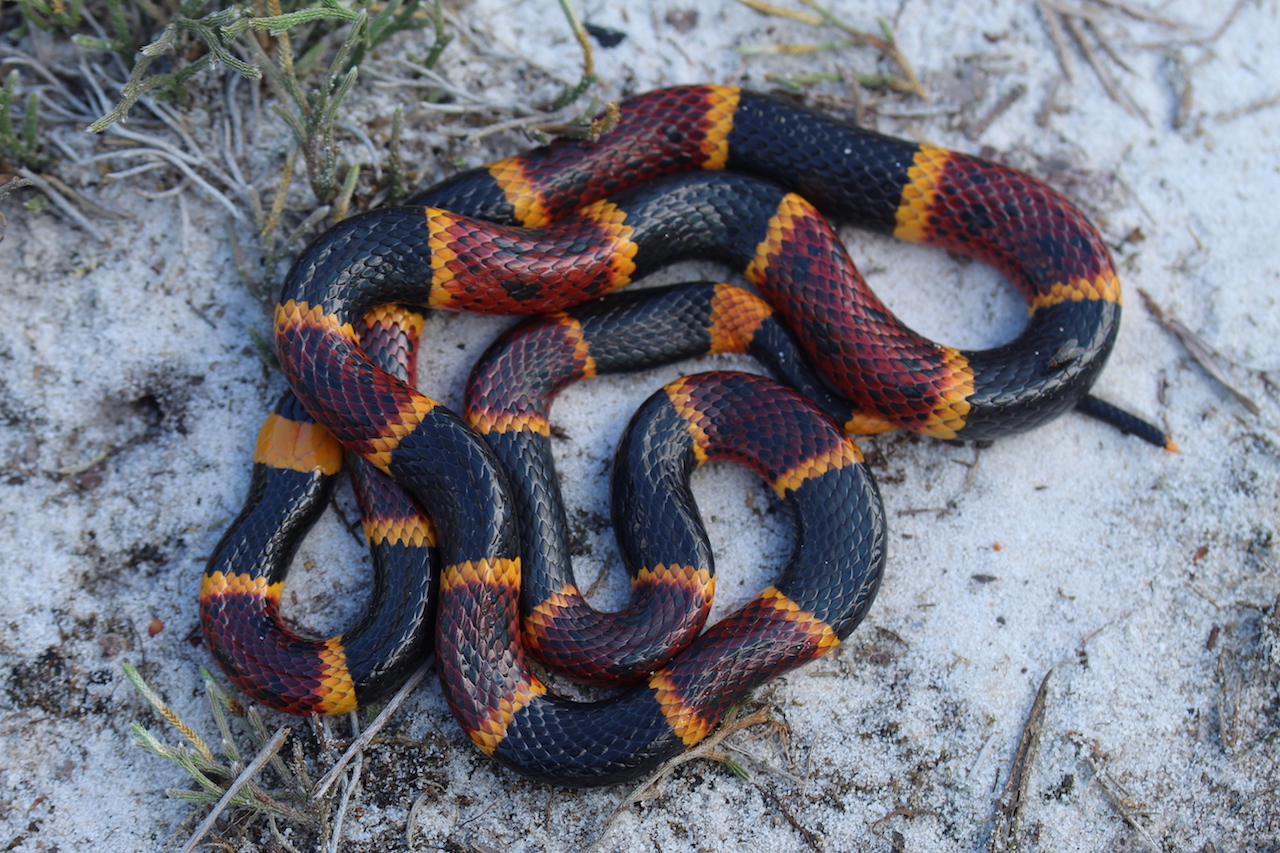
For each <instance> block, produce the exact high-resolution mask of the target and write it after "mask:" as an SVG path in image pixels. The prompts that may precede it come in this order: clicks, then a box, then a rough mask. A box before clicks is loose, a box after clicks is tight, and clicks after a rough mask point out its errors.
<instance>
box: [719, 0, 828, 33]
mask: <svg viewBox="0 0 1280 853" xmlns="http://www.w3.org/2000/svg"><path fill="white" fill-rule="evenodd" d="M738 2H739V3H741V4H742V5H743V6H746V7H747V8H749V9H755V10H756V11H757V12H759V13H760V14H762V15H772V16H774V17H775V18H789V19H790V20H792V21H799V22H800V23H802V24H808V25H809V26H811V27H820V26H822V25H823V23H824V21H823V19H822V16H821V15H819V14H817V13H815V12H805V11H802V10H800V9H788V8H787V7H786V6H779V5H777V4H775V3H765V2H764V0H738Z"/></svg>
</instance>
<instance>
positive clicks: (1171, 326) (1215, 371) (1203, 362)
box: [1138, 288, 1262, 415]
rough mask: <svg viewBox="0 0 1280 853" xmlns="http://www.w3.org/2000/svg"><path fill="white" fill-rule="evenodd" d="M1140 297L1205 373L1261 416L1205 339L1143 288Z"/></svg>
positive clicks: (1140, 289) (1255, 405)
mask: <svg viewBox="0 0 1280 853" xmlns="http://www.w3.org/2000/svg"><path fill="white" fill-rule="evenodd" d="M1138 295H1139V296H1141V297H1142V301H1143V304H1145V305H1146V306H1147V310H1148V311H1149V312H1151V316H1152V317H1154V318H1155V319H1156V322H1157V323H1159V324H1160V325H1161V327H1163V328H1164V329H1165V331H1167V332H1169V333H1170V334H1172V335H1173V336H1174V337H1175V338H1177V339H1178V343H1180V344H1182V346H1183V348H1184V349H1186V351H1187V353H1188V354H1190V356H1191V357H1192V358H1193V359H1195V360H1196V363H1197V364H1199V365H1200V366H1201V367H1203V368H1204V369H1205V372H1206V373H1208V374H1209V375H1210V376H1212V377H1213V378H1214V379H1216V380H1217V381H1218V383H1219V384H1220V385H1222V387H1223V388H1226V389H1227V390H1228V391H1230V392H1231V396H1233V397H1235V398H1236V400H1237V401H1239V403H1240V405H1242V406H1244V407H1245V409H1247V410H1248V412H1249V414H1251V415H1258V414H1261V412H1262V410H1261V409H1259V408H1258V404H1257V403H1255V402H1254V401H1253V399H1252V398H1251V397H1249V395H1247V394H1245V393H1244V392H1243V391H1240V390H1238V389H1237V388H1235V387H1234V386H1233V385H1232V384H1231V380H1230V379H1228V378H1227V374H1226V371H1224V370H1223V369H1222V367H1221V366H1219V364H1218V360H1219V356H1218V354H1217V352H1216V351H1215V350H1214V349H1213V347H1211V346H1209V344H1208V343H1207V342H1206V341H1205V339H1204V338H1202V337H1200V336H1199V335H1197V334H1196V333H1195V332H1193V331H1191V330H1190V329H1188V328H1187V327H1186V326H1185V325H1183V323H1182V321H1181V320H1179V319H1178V318H1176V317H1172V316H1170V315H1169V314H1167V313H1166V312H1165V310H1164V309H1163V308H1161V307H1160V306H1159V305H1158V304H1156V301H1155V300H1154V299H1152V298H1151V295H1150V294H1149V293H1147V292H1146V291H1145V290H1143V289H1142V288H1138Z"/></svg>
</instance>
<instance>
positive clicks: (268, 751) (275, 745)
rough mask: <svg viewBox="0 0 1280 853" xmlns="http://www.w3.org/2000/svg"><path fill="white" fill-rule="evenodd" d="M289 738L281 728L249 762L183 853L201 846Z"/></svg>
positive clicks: (189, 852)
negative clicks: (246, 786) (224, 814)
mask: <svg viewBox="0 0 1280 853" xmlns="http://www.w3.org/2000/svg"><path fill="white" fill-rule="evenodd" d="M288 736H289V729H288V728H286V727H281V728H280V729H279V730H277V731H276V733H275V736H274V737H273V738H271V740H269V741H267V745H266V746H264V747H263V748H262V749H261V751H259V752H258V754H257V756H255V757H254V759H253V761H251V762H249V766H248V767H246V768H245V769H244V770H242V771H241V772H240V775H239V776H237V777H236V780H235V781H234V782H232V783H231V785H230V787H228V788H227V791H226V793H225V794H223V795H222V799H220V800H218V802H217V805H215V806H214V807H213V811H211V812H209V814H208V815H207V816H206V817H205V819H204V820H203V821H201V822H200V825H199V826H197V827H196V831H195V833H194V834H193V835H192V836H191V838H190V840H188V841H187V844H186V846H185V847H183V848H182V853H192V851H193V850H195V849H196V847H198V846H199V845H200V841H201V840H202V839H203V838H204V837H205V835H207V834H208V832H209V830H210V829H212V828H213V822H214V821H216V820H217V819H218V815H220V814H222V812H223V810H225V809H226V808H227V806H229V805H230V804H231V799H232V798H233V797H235V795H236V794H237V793H239V792H240V789H241V788H243V787H244V786H245V785H246V784H248V782H249V780H250V779H252V778H253V777H254V776H255V775H257V773H258V771H259V770H261V769H262V766H263V765H264V764H266V763H267V762H268V761H270V760H271V756H273V755H275V754H276V753H277V752H278V751H279V750H280V747H281V746H282V745H283V744H284V739H285V738H287V737H288Z"/></svg>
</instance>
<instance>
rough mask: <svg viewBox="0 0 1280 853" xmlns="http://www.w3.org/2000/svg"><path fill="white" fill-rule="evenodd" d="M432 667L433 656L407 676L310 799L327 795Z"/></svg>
mask: <svg viewBox="0 0 1280 853" xmlns="http://www.w3.org/2000/svg"><path fill="white" fill-rule="evenodd" d="M434 666H435V656H432V657H431V658H429V659H428V660H426V661H425V662H423V664H422V666H420V667H418V668H417V669H416V670H414V673H413V675H411V676H409V678H408V680H406V681H405V683H404V685H403V686H402V687H401V688H400V689H399V690H397V691H396V695H395V696H392V697H391V701H390V702H388V703H387V707H385V708H383V709H382V712H381V713H380V714H378V716H377V718H376V719H375V720H374V721H373V722H372V723H371V724H370V725H369V728H367V729H365V730H364V733H363V734H361V735H360V737H358V738H356V739H355V740H354V741H352V742H351V745H350V746H348V747H347V751H346V752H344V753H343V754H342V757H341V758H339V759H338V761H337V763H336V764H334V765H333V767H331V768H329V772H328V773H326V774H324V778H322V779H321V780H320V781H319V782H317V783H316V786H315V788H313V789H312V790H311V796H312V797H314V798H315V799H317V800H319V799H322V798H324V797H325V796H327V795H328V793H329V789H330V788H332V787H333V783H334V782H336V781H337V779H338V776H339V775H341V773H342V770H343V768H345V767H346V766H347V764H348V763H349V762H350V761H351V760H352V759H353V758H355V756H356V754H357V753H359V752H360V751H361V750H363V749H364V748H365V747H367V746H368V745H369V744H370V743H372V742H373V738H374V735H376V734H377V733H378V732H380V731H382V728H383V726H385V725H386V724H387V723H388V722H390V720H391V718H392V717H393V716H395V712H396V710H397V709H399V707H400V706H401V704H403V703H404V700H405V699H406V698H408V696H409V694H410V693H412V692H413V691H414V689H415V688H417V686H418V685H419V684H421V683H422V679H424V678H426V676H427V673H428V672H430V671H431V669H432V667H434Z"/></svg>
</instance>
